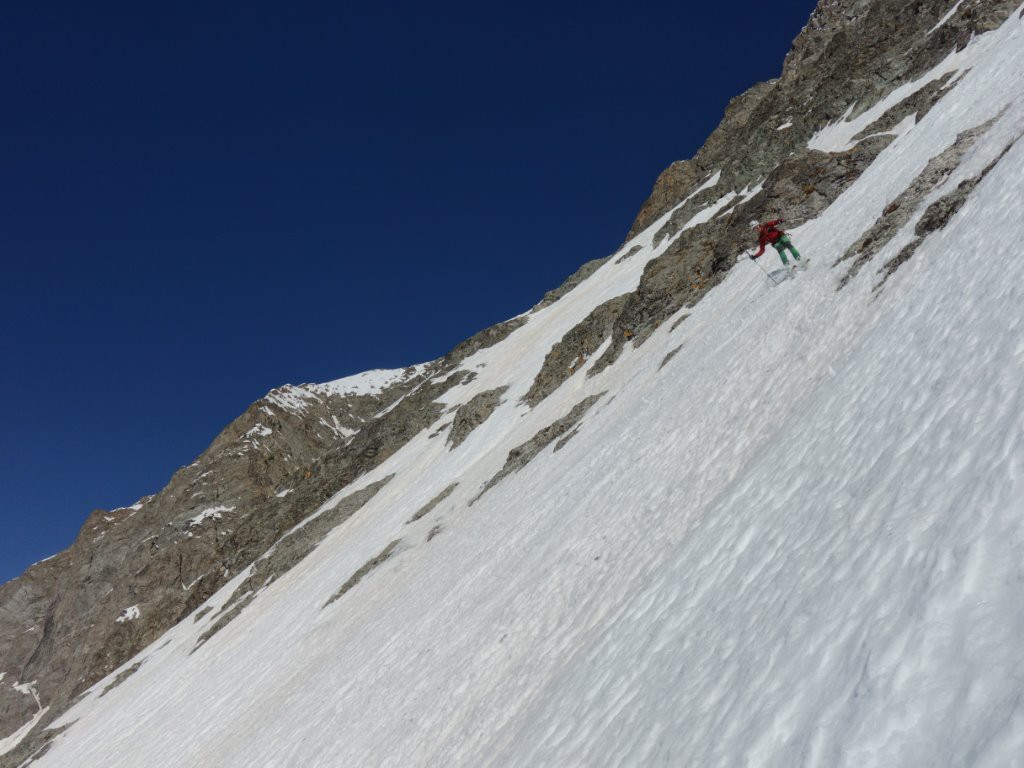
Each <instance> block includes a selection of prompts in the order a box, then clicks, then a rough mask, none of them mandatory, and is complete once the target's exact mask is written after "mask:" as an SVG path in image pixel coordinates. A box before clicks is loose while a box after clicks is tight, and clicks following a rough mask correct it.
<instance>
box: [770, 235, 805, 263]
mask: <svg viewBox="0 0 1024 768" xmlns="http://www.w3.org/2000/svg"><path fill="white" fill-rule="evenodd" d="M773 247H774V248H775V250H776V251H778V252H779V258H780V259H782V265H783V266H787V265H788V264H789V262H788V261H787V260H786V251H787V250H788V251H789V252H790V254H791V255H792V256H793V258H794V259H795V260H796V261H800V251H798V250H797V249H796V247H795V246H794V245H793V241H792V240H790V239H789V235H783V236H782V237H780V238H779V239H778V240H776V241H775V242H774V243H773Z"/></svg>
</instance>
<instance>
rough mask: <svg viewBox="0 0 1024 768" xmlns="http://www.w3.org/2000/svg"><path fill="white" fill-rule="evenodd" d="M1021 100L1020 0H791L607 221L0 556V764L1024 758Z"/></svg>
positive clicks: (946, 761) (261, 405)
mask: <svg viewBox="0 0 1024 768" xmlns="http://www.w3.org/2000/svg"><path fill="white" fill-rule="evenodd" d="M1022 136H1024V5H1021V3H1020V2H1017V0H1014V2H1000V1H999V0H960V2H954V0H941V1H940V0H935V1H933V2H928V1H922V2H915V3H907V2H905V0H900V1H899V2H896V0H822V2H821V4H820V5H819V7H818V9H817V10H816V11H815V13H814V15H813V16H812V18H811V20H810V22H809V23H808V26H807V28H806V29H805V30H804V32H803V33H802V34H801V36H800V37H799V38H798V39H797V41H796V43H795V44H794V48H793V50H792V51H791V53H790V54H789V56H788V57H787V59H786V63H785V66H784V69H783V74H782V76H781V77H780V78H779V79H778V80H776V81H772V82H771V83H766V84H760V85H758V86H755V87H754V88H753V89H751V91H749V92H748V93H747V94H744V95H743V96H742V97H740V98H738V99H736V100H734V102H733V103H732V104H731V105H730V108H729V111H728V113H727V115H726V118H725V120H724V121H723V124H722V126H721V127H720V128H719V129H718V130H717V131H716V132H715V134H713V135H712V137H711V138H710V139H709V141H708V143H707V144H706V145H705V147H704V148H703V149H702V150H701V152H700V153H699V154H698V155H697V156H696V157H695V158H693V159H692V160H689V161H685V162H682V163H677V164H674V165H673V166H672V167H671V168H669V169H668V170H667V171H666V172H665V173H664V174H663V175H662V177H661V178H660V179H659V181H658V184H657V186H656V188H655V190H654V193H653V194H652V196H651V199H650V200H649V201H648V203H647V204H646V205H645V206H644V209H643V210H642V211H641V212H640V215H639V217H638V219H637V223H636V224H635V225H634V227H633V231H632V232H631V233H630V237H629V239H628V240H627V242H626V243H625V244H623V246H622V247H621V248H620V250H619V251H618V252H617V253H615V254H613V255H612V256H610V257H608V258H607V259H603V260H600V261H595V262H591V263H589V264H587V265H585V266H584V267H582V268H581V270H580V271H579V272H578V273H577V274H576V275H574V276H573V277H572V278H571V279H570V280H569V281H568V282H567V283H566V284H565V285H564V286H562V288H560V289H558V290H556V291H553V292H551V293H550V294H549V295H547V296H546V297H544V299H543V300H542V301H541V302H540V303H539V304H538V305H537V306H536V307H534V308H533V309H532V310H530V311H529V312H527V313H524V314H523V315H520V316H519V317H517V318H513V319H512V320H510V321H508V322H507V323H504V324H502V325H501V326H497V327H496V328H493V329H488V330H487V331H484V332H482V333H481V334H478V336H476V337H474V338H473V339H470V340H469V341H467V342H466V343H465V344H463V345H460V347H458V348H456V350H453V351H452V353H450V354H449V355H448V356H446V357H445V358H442V359H441V360H437V361H433V362H430V363H427V364H425V365H422V366H416V367H414V368H410V369H406V370H405V371H396V372H373V373H372V374H366V375H363V376H362V377H356V378H354V379H348V380H342V381H341V382H335V383H333V384H330V385H314V386H310V385H307V386H304V387H297V388H295V387H293V388H282V389H280V390H275V391H274V392H273V393H271V394H270V395H269V396H268V397H267V398H265V399H264V400H261V401H259V402H258V403H256V404H254V405H253V406H252V407H251V408H250V409H249V411H247V412H246V414H244V415H243V416H242V417H240V419H239V420H237V421H236V422H235V423H234V424H233V425H232V426H230V427H229V428H228V430H226V431H225V433H224V434H222V435H221V437H219V438H218V440H217V441H216V442H215V443H214V445H212V446H211V448H210V450H209V451H207V453H205V454H204V455H203V456H202V457H200V459H199V460H198V461H197V462H196V464H194V465H192V466H191V467H187V468H185V469H183V470H182V471H181V472H179V473H178V475H176V476H175V478H174V479H173V480H172V482H171V484H170V485H169V486H168V488H167V489H165V490H164V491H163V492H161V494H159V495H157V496H155V497H152V498H151V499H147V500H143V501H142V502H140V504H138V505H136V506H135V507H133V508H129V509H128V510H119V511H115V512H113V513H106V514H104V513H97V514H96V515H94V516H93V517H92V518H90V520H89V522H87V524H86V527H85V529H83V534H82V537H80V539H79V541H78V542H76V544H75V546H74V547H72V549H71V550H69V551H68V552H65V553H62V554H60V555H58V556H57V557H55V558H54V559H52V560H49V561H46V562H44V563H41V564H39V565H37V566H34V567H33V568H32V569H30V570H29V571H28V572H27V573H26V574H25V576H23V577H21V579H18V580H15V581H14V582H11V583H10V584H7V585H4V586H3V587H0V608H3V611H2V612H0V613H2V616H3V617H4V618H3V619H2V623H0V718H2V719H0V722H2V723H3V724H4V728H5V730H0V737H2V738H0V754H2V755H3V756H0V763H2V764H4V765H11V766H15V765H24V764H27V763H29V762H31V764H32V765H34V766H35V765H38V766H41V767H49V766H76V767H77V766H81V767H83V768H84V767H87V766H97V767H99V766H102V767H103V768H118V767H124V768H128V767H132V768H134V767H136V766H154V765H159V766H181V767H185V766H197V765H202V766H218V767H219V766H224V767H225V768H227V767H235V766H237V767H238V768H243V767H245V768H248V767H249V766H383V765H387V766H403V767H404V766H474V767H475V766H482V765H500V766H530V767H531V768H533V767H535V766H639V765H643V766H647V765H672V766H677V765H699V766H736V765H752V766H753V765H756V766H780V768H781V767H783V766H785V767H786V768H789V767H791V766H897V765H898V766H965V765H972V766H993V767H996V766H1000V767H1002V766H1014V765H1018V766H1019V765H1024V708H1022V703H1021V702H1022V697H1024V653H1021V652H1020V651H1019V650H1018V647H1019V645H1020V638H1021V637H1022V636H1024V600H1022V599H1021V598H1022V595H1024V384H1022V381H1024V259H1022V258H1021V257H1020V255H1019V253H1018V248H1019V247H1018V243H1020V242H1022V241H1024V217H1022V215H1021V210H1022V201H1024V141H1021V140H1020V139H1021V137H1022ZM779 212H781V213H782V214H783V215H784V216H785V218H786V219H787V224H786V227H787V229H788V230H789V231H790V233H791V235H792V238H793V241H794V242H795V243H796V245H797V246H798V247H799V249H800V251H801V252H802V253H803V254H804V256H805V257H809V258H810V260H811V264H810V267H809V269H808V270H807V271H805V272H800V273H797V274H796V276H795V277H792V278H789V277H787V276H784V275H776V279H779V278H780V277H785V278H786V279H782V280H781V282H779V284H778V285H776V284H775V283H774V281H773V280H772V279H770V278H769V276H767V275H766V274H765V271H763V270H762V266H763V267H765V268H767V269H769V270H770V269H777V268H778V266H779V264H778V261H777V258H776V257H775V255H774V254H773V253H772V252H771V251H770V250H769V254H768V255H766V256H765V257H764V258H762V259H761V260H760V261H759V262H757V263H752V262H750V261H749V260H747V259H746V258H745V257H744V248H746V247H749V246H750V245H751V233H750V230H749V229H748V228H747V222H749V221H750V220H751V219H761V220H764V219H767V218H773V217H774V216H773V214H777V213H779ZM203 473H208V474H206V475H204V474H203ZM108 518H109V519H108ZM147 537H151V538H147ZM112 541H113V542H114V543H113V544H111V542H112ZM154 542H155V544H154ZM154 546H155V548H154ZM83 580H84V583H83ZM92 582H97V583H98V584H101V585H102V589H100V588H99V586H98V585H97V586H90V584H91V583H92ZM108 589H109V591H108ZM54 606H57V608H54ZM83 616H85V617H87V618H86V619H85V620H83V618H82V617H83ZM30 621H35V622H38V623H37V624H36V625H35V626H33V627H31V629H30V628H29V627H27V626H26V624H27V623H28V622H30ZM137 627H143V628H144V629H139V630H137V629H135V628H137ZM133 633H134V634H133ZM83 650H84V651H86V652H82V651H83ZM75 651H78V652H77V653H76V652H75ZM79 678H80V679H79Z"/></svg>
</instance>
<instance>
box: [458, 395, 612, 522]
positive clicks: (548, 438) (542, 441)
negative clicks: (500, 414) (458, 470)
mask: <svg viewBox="0 0 1024 768" xmlns="http://www.w3.org/2000/svg"><path fill="white" fill-rule="evenodd" d="M605 394H607V393H605V392H602V393H600V394H597V395H591V396H590V397H588V398H587V399H585V400H582V401H580V402H579V403H577V404H576V405H575V406H574V407H573V409H572V410H571V411H569V413H567V414H566V415H565V416H563V417H562V418H560V419H558V420H557V421H555V422H554V423H552V424H549V425H548V426H546V427H544V429H542V430H540V431H539V432H537V434H535V435H534V436H533V437H531V438H530V439H529V440H527V441H526V442H525V443H523V444H522V445H518V446H516V447H515V448H513V449H512V450H511V451H509V452H508V458H507V459H506V460H505V465H504V466H503V467H502V468H501V469H500V470H498V472H497V474H495V475H494V477H492V478H491V479H490V480H488V481H487V483H486V484H485V485H484V487H483V488H482V489H481V491H480V493H478V494H477V495H476V497H474V498H473V500H472V501H471V502H469V503H470V506H472V505H473V504H474V503H475V502H476V501H478V500H479V499H480V497H481V496H483V495H484V494H485V493H487V491H489V490H490V489H491V488H493V487H494V486H495V485H497V484H498V483H499V482H500V481H501V480H502V478H505V477H508V476H509V475H510V474H512V473H513V472H518V471H519V470H520V469H522V468H523V467H525V466H526V465H527V464H529V463H530V462H531V461H532V460H533V458H534V457H535V456H536V455H537V454H539V453H540V452H541V451H543V450H544V449H545V448H547V447H548V446H549V445H550V444H551V443H552V442H553V441H554V440H557V439H558V438H559V437H561V436H562V435H564V434H565V433H566V432H568V431H569V430H570V429H572V428H573V427H575V426H576V425H577V424H578V423H579V421H580V419H582V418H583V416H584V414H586V412H587V411H589V410H590V409H591V408H592V407H593V406H594V404H595V403H596V402H597V401H598V400H600V399H601V398H602V397H604V395H605Z"/></svg>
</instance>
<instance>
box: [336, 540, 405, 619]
mask: <svg viewBox="0 0 1024 768" xmlns="http://www.w3.org/2000/svg"><path fill="white" fill-rule="evenodd" d="M401 543H402V540H401V539H395V540H394V541H392V542H391V543H390V544H388V545H387V546H386V547H385V548H384V549H383V550H382V551H381V552H380V553H379V554H378V555H377V556H376V557H373V558H371V559H370V560H369V561H367V562H365V563H363V565H362V566H360V568H359V570H357V571H356V572H355V573H353V574H352V576H351V577H350V578H349V580H348V581H346V582H345V583H344V584H342V585H341V587H340V588H339V589H338V591H337V592H335V593H334V594H333V595H331V598H330V599H329V600H328V601H327V602H326V603H324V605H323V607H324V608H326V607H327V606H329V605H330V604H331V603H333V602H334V601H336V600H339V599H341V598H342V597H344V595H345V593H346V592H348V591H349V590H351V589H352V588H353V587H355V586H356V585H357V584H358V583H359V582H361V581H362V580H363V579H365V578H366V577H367V576H369V575H370V572H371V571H373V570H374V569H375V568H378V567H380V566H381V565H383V564H384V563H385V562H387V561H388V560H389V559H391V557H392V556H393V555H394V554H395V550H396V549H397V548H398V545H399V544H401Z"/></svg>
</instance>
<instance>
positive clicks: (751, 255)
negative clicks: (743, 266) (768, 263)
mask: <svg viewBox="0 0 1024 768" xmlns="http://www.w3.org/2000/svg"><path fill="white" fill-rule="evenodd" d="M747 258H748V259H750V260H751V261H753V260H754V259H756V258H757V256H755V255H754V254H752V253H748V254H747Z"/></svg>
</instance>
